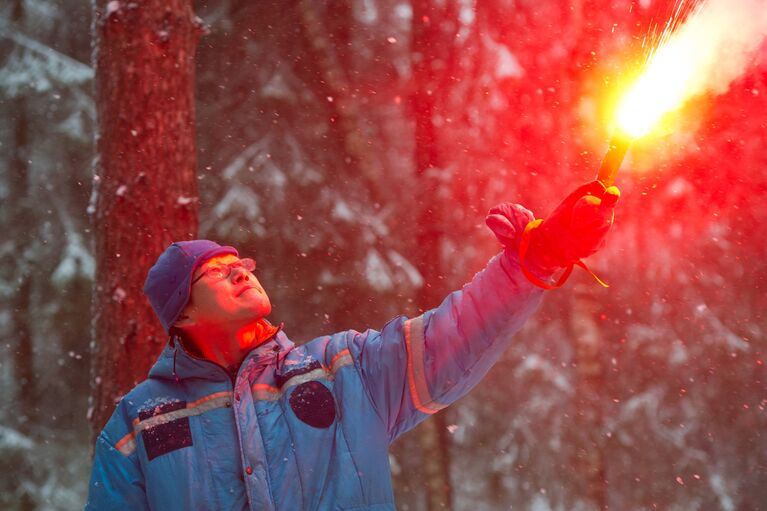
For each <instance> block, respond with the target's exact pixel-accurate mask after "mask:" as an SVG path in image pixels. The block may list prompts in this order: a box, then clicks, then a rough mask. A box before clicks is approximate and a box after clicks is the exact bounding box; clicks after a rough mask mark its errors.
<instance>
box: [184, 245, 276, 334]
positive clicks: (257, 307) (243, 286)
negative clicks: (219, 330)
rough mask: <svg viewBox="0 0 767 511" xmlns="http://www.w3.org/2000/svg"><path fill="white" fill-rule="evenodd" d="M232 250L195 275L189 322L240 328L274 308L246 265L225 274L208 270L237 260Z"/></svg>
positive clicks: (187, 306)
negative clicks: (212, 272) (217, 274)
mask: <svg viewBox="0 0 767 511" xmlns="http://www.w3.org/2000/svg"><path fill="white" fill-rule="evenodd" d="M238 261H239V258H238V257H237V256H235V255H233V254H225V255H219V256H214V257H212V258H210V259H208V260H207V261H205V263H203V264H202V265H201V266H200V267H199V268H197V270H196V271H195V272H194V275H193V276H192V281H193V282H194V281H195V280H196V279H197V278H198V277H200V276H201V275H202V278H200V280H198V281H197V282H195V283H194V284H193V285H192V292H191V295H190V297H189V302H188V303H187V305H186V307H185V308H184V311H183V312H182V315H183V316H187V317H188V318H189V320H188V321H189V323H188V324H189V325H190V326H192V327H194V328H196V329H199V328H205V327H208V326H210V327H214V328H215V327H218V326H219V325H224V326H225V327H227V328H232V327H234V328H239V327H242V326H245V325H247V324H248V323H252V322H253V321H255V320H258V319H261V318H263V317H265V316H267V315H268V314H269V313H270V312H271V311H272V305H271V303H270V302H269V297H268V296H267V295H266V292H265V291H264V288H263V287H261V283H260V282H258V279H256V277H255V275H253V274H252V273H251V272H249V271H248V270H246V269H245V268H243V267H234V268H232V269H231V273H229V275H228V276H227V277H225V278H215V277H214V276H213V275H210V274H207V273H206V272H207V270H208V269H209V268H210V267H211V266H225V265H229V264H232V263H237V262H238Z"/></svg>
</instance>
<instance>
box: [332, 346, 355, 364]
mask: <svg viewBox="0 0 767 511" xmlns="http://www.w3.org/2000/svg"><path fill="white" fill-rule="evenodd" d="M351 355H352V354H351V352H350V351H349V350H348V349H345V350H341V351H339V352H338V353H336V356H335V357H333V359H332V360H331V361H330V367H331V368H332V367H333V366H335V365H336V362H338V360H339V359H341V358H343V357H347V356H348V357H350V356H351Z"/></svg>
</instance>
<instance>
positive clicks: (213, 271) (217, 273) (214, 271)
mask: <svg viewBox="0 0 767 511" xmlns="http://www.w3.org/2000/svg"><path fill="white" fill-rule="evenodd" d="M206 273H207V274H208V275H210V276H211V277H213V278H214V279H217V278H221V277H223V276H224V269H223V268H221V267H220V266H213V267H208V271H207V272H206Z"/></svg>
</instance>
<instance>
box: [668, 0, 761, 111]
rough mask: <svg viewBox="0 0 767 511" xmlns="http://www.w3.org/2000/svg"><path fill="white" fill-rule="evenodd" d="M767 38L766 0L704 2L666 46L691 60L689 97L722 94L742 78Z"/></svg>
mask: <svg viewBox="0 0 767 511" xmlns="http://www.w3.org/2000/svg"><path fill="white" fill-rule="evenodd" d="M765 38H767V0H704V2H703V3H702V4H701V5H700V6H699V7H698V9H696V11H695V12H694V13H692V14H691V15H690V17H689V18H688V20H687V21H686V22H685V23H684V24H683V25H682V26H681V27H679V29H678V31H677V32H675V33H674V34H673V35H672V36H671V39H670V40H669V41H668V44H669V45H675V46H677V48H678V49H680V50H682V51H684V53H685V54H686V55H689V56H690V60H691V61H692V62H691V63H690V64H692V66H691V67H692V69H694V71H693V74H692V76H691V77H690V82H689V83H688V86H687V90H688V93H689V95H688V97H692V96H695V95H698V94H702V93H705V92H711V93H714V94H721V93H724V92H726V91H727V89H728V88H729V86H730V84H731V83H732V82H733V81H734V80H735V79H737V78H738V77H739V76H740V75H742V74H743V73H744V72H745V71H746V68H747V67H748V66H749V64H750V63H751V62H752V60H753V58H754V56H755V53H756V50H757V49H759V47H760V46H761V44H762V42H763V41H764V40H765Z"/></svg>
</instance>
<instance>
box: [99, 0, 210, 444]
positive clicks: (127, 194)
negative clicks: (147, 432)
mask: <svg viewBox="0 0 767 511" xmlns="http://www.w3.org/2000/svg"><path fill="white" fill-rule="evenodd" d="M201 33H202V25H201V21H200V20H199V18H197V17H196V16H195V15H194V13H193V11H192V5H191V1H190V0H148V1H144V2H140V3H127V2H110V1H107V0H99V1H97V2H96V3H95V11H94V37H95V39H96V41H95V53H94V65H95V70H96V90H95V92H96V107H97V112H98V135H97V141H96V142H97V160H96V163H95V169H94V172H95V174H94V177H93V180H94V191H93V197H92V199H91V206H90V207H89V212H90V213H91V214H92V216H93V225H94V238H95V250H94V252H95V257H96V275H95V279H94V282H95V283H94V289H93V364H92V378H93V380H92V395H91V406H90V409H89V419H90V422H91V426H92V428H93V432H94V434H97V433H98V432H99V431H100V430H101V428H102V427H103V425H104V424H105V422H106V421H107V419H108V418H109V416H110V414H111V413H112V411H113V408H114V405H115V403H116V402H117V401H118V400H119V398H120V397H121V396H122V395H123V394H124V393H125V392H127V391H128V390H130V388H131V387H133V386H134V385H135V384H136V383H137V382H139V381H141V380H142V379H144V378H145V377H146V375H147V372H148V369H149V368H150V366H151V364H152V363H153V362H154V360H155V358H156V356H157V354H158V353H159V351H161V349H162V347H163V345H164V341H165V337H166V336H165V334H164V332H163V330H162V328H161V326H160V323H159V321H158V320H157V319H156V318H155V316H154V313H153V312H152V310H151V308H150V306H149V302H148V301H147V300H146V298H145V297H144V296H143V293H142V288H143V283H144V279H145V277H146V274H147V271H148V270H149V268H150V267H151V265H152V264H153V263H154V261H155V260H156V258H157V256H158V255H159V254H160V253H161V252H162V251H163V250H164V249H165V248H166V247H167V246H168V245H169V244H170V243H171V242H172V241H174V240H180V239H192V238H194V237H195V236H196V233H197V187H196V168H195V167H196V157H195V147H194V55H195V49H196V45H197V40H198V38H199V36H200V34H201Z"/></svg>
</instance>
